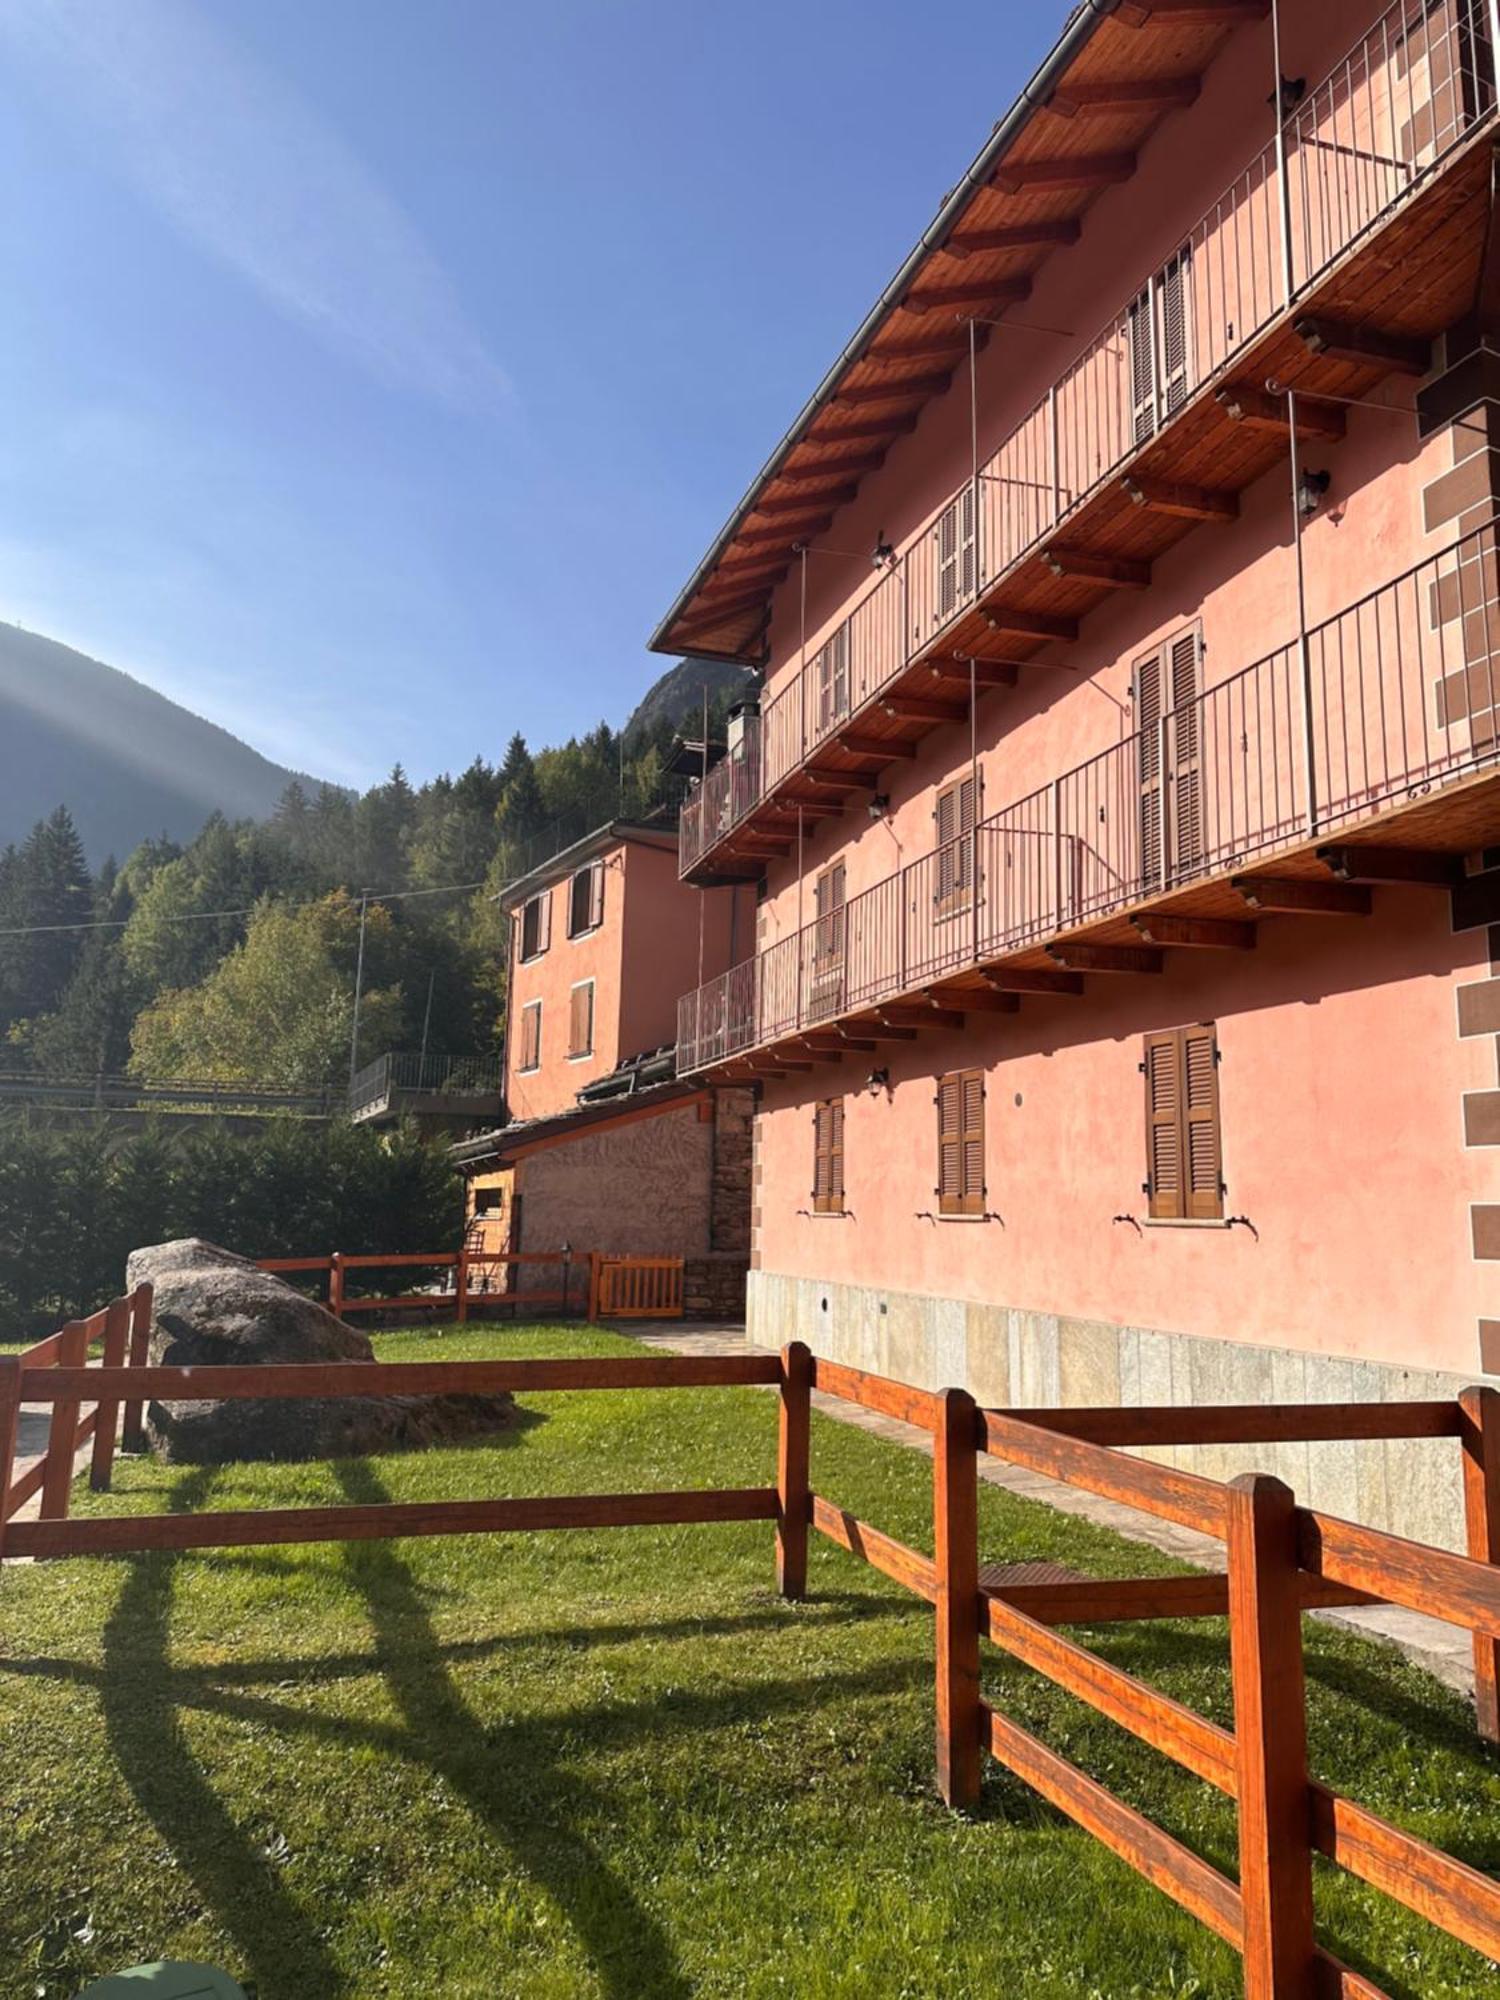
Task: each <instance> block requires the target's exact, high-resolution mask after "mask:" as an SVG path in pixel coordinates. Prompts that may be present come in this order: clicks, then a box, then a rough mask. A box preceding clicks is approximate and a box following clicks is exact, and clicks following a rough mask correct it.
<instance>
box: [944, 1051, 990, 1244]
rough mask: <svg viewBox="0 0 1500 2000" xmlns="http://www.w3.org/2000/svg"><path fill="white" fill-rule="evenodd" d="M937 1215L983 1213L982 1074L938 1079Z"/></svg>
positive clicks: (964, 1072) (961, 1073) (974, 1071)
mask: <svg viewBox="0 0 1500 2000" xmlns="http://www.w3.org/2000/svg"><path fill="white" fill-rule="evenodd" d="M937 1114H938V1178H937V1196H938V1213H939V1214H940V1215H983V1213H984V1072H983V1071H982V1070H977V1069H966V1070H955V1071H953V1072H952V1073H951V1074H950V1075H948V1076H942V1077H939V1078H938V1088H937Z"/></svg>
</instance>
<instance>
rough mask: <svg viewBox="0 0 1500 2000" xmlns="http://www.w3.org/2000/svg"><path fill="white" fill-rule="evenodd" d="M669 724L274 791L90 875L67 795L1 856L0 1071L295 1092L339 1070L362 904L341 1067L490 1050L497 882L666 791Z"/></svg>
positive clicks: (497, 994) (498, 1028)
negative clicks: (438, 767) (258, 814)
mask: <svg viewBox="0 0 1500 2000" xmlns="http://www.w3.org/2000/svg"><path fill="white" fill-rule="evenodd" d="M672 734H673V731H672V726H671V722H670V720H669V718H668V717H667V716H666V715H665V714H664V715H663V716H662V717H661V719H660V720H659V722H658V723H657V724H656V726H655V727H654V728H653V729H651V730H648V731H637V732H636V733H634V734H632V735H631V736H630V737H628V738H624V737H622V736H620V735H617V734H616V733H615V732H614V731H613V730H611V729H610V728H609V727H608V725H607V724H604V723H601V724H600V725H599V727H598V728H597V729H595V730H594V731H593V732H592V733H591V734H589V735H588V736H585V737H582V738H575V739H573V740H572V741H570V742H568V743H566V744H563V745H562V746H561V747H559V748H554V749H547V750H542V751H539V752H537V753H536V754H535V755H533V754H532V753H531V751H530V750H529V749H528V747H527V745H526V743H525V742H524V740H523V739H522V738H521V737H520V736H516V737H514V738H512V740H511V743H510V746H509V748H508V749H507V751H506V753H505V756H504V758H503V759H502V760H501V761H500V763H499V764H498V765H492V764H490V763H488V762H486V761H485V759H484V758H482V757H476V758H475V760H474V762H473V763H472V764H471V765H470V766H469V768H468V769H467V770H466V771H464V772H462V773H461V774H460V775H459V776H458V777H456V778H454V777H447V776H443V777H439V778H435V779H433V780H432V781H431V782H430V783H428V784H424V785H422V786H420V787H416V788H414V787H413V786H412V785H411V784H409V783H408V781H407V779H406V776H405V774H404V772H403V771H402V770H401V769H400V767H399V766H398V767H397V768H396V769H395V770H394V771H392V773H391V775H390V777H389V778H388V779H387V780H386V782H385V783H384V784H382V785H377V786H374V787H373V788H372V789H371V790H370V791H368V792H366V793H365V794H364V795H363V796H362V797H356V796H354V795H352V794H349V793H344V792H340V791H336V790H334V789H333V788H331V787H322V788H319V789H317V790H315V791H312V792H311V793H310V792H309V791H308V790H307V789H306V788H304V787H303V786H302V785H300V784H298V783H293V784H292V785H290V786H288V787H287V789H286V791H285V792H284V793H283V795H282V797H281V799H280V802H279V804H278V805H277V806H276V809H275V811H274V812H273V813H272V815H271V816H270V817H269V818H268V819H265V820H255V819H241V820H235V821H231V820H229V819H227V818H225V817H224V816H223V815H222V814H215V815H214V816H213V817H212V818H211V819H210V820H209V821H208V823H207V825H205V826H204V827H203V829H202V831H201V832H199V833H198V834H197V835H196V837H195V838H193V839H192V840H190V841H188V842H187V843H186V844H179V843H177V842H175V841H172V840H148V841H146V842H144V843H143V844H142V845H140V846H138V847H137V848H135V850H134V851H133V852H132V853H130V854H128V855H126V856H125V857H124V858H123V859H121V860H120V861H119V862H118V863H117V862H115V861H113V860H111V861H108V862H106V863H104V864H103V865H102V866H100V867H99V868H98V869H97V870H92V869H91V868H90V867H89V864H88V861H87V858H86V856H85V852H84V847H83V844H82V842H81V840H80V838H79V835H78V831H77V826H76V823H75V820H74V818H73V816H72V812H71V807H72V803H73V802H72V801H71V800H67V799H63V800H60V801H59V802H58V804H57V806H56V808H55V809H54V810H53V811H52V812H51V813H50V814H49V815H48V816H47V817H46V818H45V819H42V820H39V821H38V822H37V824H36V825H35V827H34V828H33V829H32V831H31V832H30V834H29V835H28V836H27V837H26V839H25V840H24V841H22V842H20V843H19V844H16V845H13V846H11V847H8V848H6V849H5V850H4V851H3V852H0V1067H4V1068H6V1069H11V1070H14V1069H33V1070H37V1071H42V1072H45V1073H47V1074H49V1075H68V1076H80V1075H94V1074H96V1073H98V1072H101V1071H102V1072H105V1073H109V1074H118V1073H121V1072H125V1071H128V1072H130V1073H132V1074H135V1075H138V1076H141V1077H150V1078H153V1079H163V1080H165V1079H170V1078H179V1079H182V1080H186V1081H193V1082H224V1083H241V1084H243V1083H254V1082H258V1083H265V1084H277V1085H285V1086H296V1087H316V1086H322V1085H324V1084H330V1083H336V1082H337V1081H338V1080H339V1079H340V1078H341V1077H342V1076H343V1075H344V1074H345V1072H346V1070H347V1067H348V1062H349V1045H350V1031H351V1022H352V1011H353V997H354V985H355V962H356V957H357V953H358V948H359V932H360V898H361V896H362V895H366V894H367V895H368V897H369V907H368V921H367V924H366V935H365V963H364V981H363V993H364V997H363V1004H362V1008H361V1016H360V1038H359V1049H360V1055H361V1058H362V1059H368V1058H371V1057H374V1056H377V1055H380V1054H382V1053H383V1052H384V1051H385V1050H386V1049H389V1048H403V1047H404V1048H415V1047H416V1046H417V1045H418V1043H419V1041H420V1039H421V1036H422V1031H423V1025H424V1021H425V1022H426V1023H427V1038H428V1045H429V1047H430V1048H431V1049H433V1050H434V1051H442V1052H445V1053H453V1054H470V1053H474V1054H477V1053H484V1052H488V1051H490V1050H493V1049H494V1048H495V1046H496V1044H497V1042H498V1040H499V1038H500V1036H501V1034H502V1033H503V1028H504V1018H505V996H504V991H503V983H504V950H503V937H502V929H501V925H500V921H499V917H498V913H497V911H496V910H495V907H494V904H493V900H492V899H493V897H494V895H495V893H496V891H497V890H498V889H499V888H500V887H501V885H502V884H503V883H504V882H505V881H507V880H508V879H509V878H510V877H512V876H513V875H515V874H517V873H519V872H521V871H522V870H523V869H524V868H526V867H527V866H530V865H532V864H533V863H534V862H536V861H538V860H540V859H541V858H543V856H544V855H545V854H547V853H550V852H552V851H554V850H555V849H556V848H557V847H558V846H559V845H561V844H563V842H564V841H565V840H566V839H568V838H569V837H573V836H576V835H577V834H579V833H582V832H583V831H585V830H587V828H589V827H590V826H593V825H597V824H599V823H600V822H601V821H603V820H605V819H608V818H610V817H612V816H615V815H616V814H620V813H624V814H634V815H640V814H645V813H649V812H652V811H653V810H661V809H663V806H664V805H665V806H666V807H667V808H668V809H670V806H671V805H672V804H673V803H675V798H674V793H675V789H676V785H677V781H675V780H669V779H668V777H667V776H666V772H665V764H666V759H667V755H668V752H669V749H670V745H671V741H672Z"/></svg>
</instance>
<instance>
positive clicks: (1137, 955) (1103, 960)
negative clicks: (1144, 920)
mask: <svg viewBox="0 0 1500 2000" xmlns="http://www.w3.org/2000/svg"><path fill="white" fill-rule="evenodd" d="M1047 956H1048V958H1050V959H1053V960H1055V961H1056V963H1057V964H1058V965H1060V966H1062V967H1063V968H1064V970H1065V971H1068V972H1160V971H1161V969H1162V954H1161V951H1160V949H1159V948H1158V947H1157V946H1156V945H1144V944H1071V943H1069V942H1068V941H1067V940H1066V939H1064V938H1054V939H1053V941H1052V942H1051V944H1049V945H1048V946H1047Z"/></svg>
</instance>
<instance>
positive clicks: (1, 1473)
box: [0, 1354, 21, 1555]
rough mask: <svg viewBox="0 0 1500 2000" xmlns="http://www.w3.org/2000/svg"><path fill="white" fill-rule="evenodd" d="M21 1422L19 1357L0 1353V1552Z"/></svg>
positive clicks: (3, 1543) (14, 1469) (0, 1553)
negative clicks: (17, 1434) (17, 1435)
mask: <svg viewBox="0 0 1500 2000" xmlns="http://www.w3.org/2000/svg"><path fill="white" fill-rule="evenodd" d="M20 1425H21V1358H20V1356H19V1355H17V1354H0V1555H4V1553H5V1509H6V1505H7V1503H8V1501H9V1499H10V1489H11V1485H12V1483H13V1482H14V1480H15V1476H16V1433H17V1432H18V1430H19V1429H20Z"/></svg>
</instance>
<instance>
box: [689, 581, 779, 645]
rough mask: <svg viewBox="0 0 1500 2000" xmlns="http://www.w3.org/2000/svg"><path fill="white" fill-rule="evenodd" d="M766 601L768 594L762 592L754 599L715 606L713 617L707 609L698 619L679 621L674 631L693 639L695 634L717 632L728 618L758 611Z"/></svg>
mask: <svg viewBox="0 0 1500 2000" xmlns="http://www.w3.org/2000/svg"><path fill="white" fill-rule="evenodd" d="M765 601H766V594H765V592H764V591H763V590H762V591H757V592H756V593H755V595H754V596H753V597H737V598H734V599H732V600H731V602H730V603H728V604H715V605H713V606H712V607H711V615H710V608H709V607H705V608H704V609H703V610H702V611H701V612H700V613H699V614H698V616H697V617H695V618H684V619H681V620H679V622H678V623H677V624H676V625H675V626H674V627H673V630H674V631H675V632H677V633H679V634H680V635H681V636H683V637H685V638H691V637H692V636H693V634H695V633H703V632H716V631H717V630H718V629H719V627H720V626H721V625H722V624H723V623H724V620H725V619H726V618H733V617H734V615H735V613H736V612H739V611H758V610H759V609H760V608H761V606H762V605H763V604H764V603H765Z"/></svg>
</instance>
